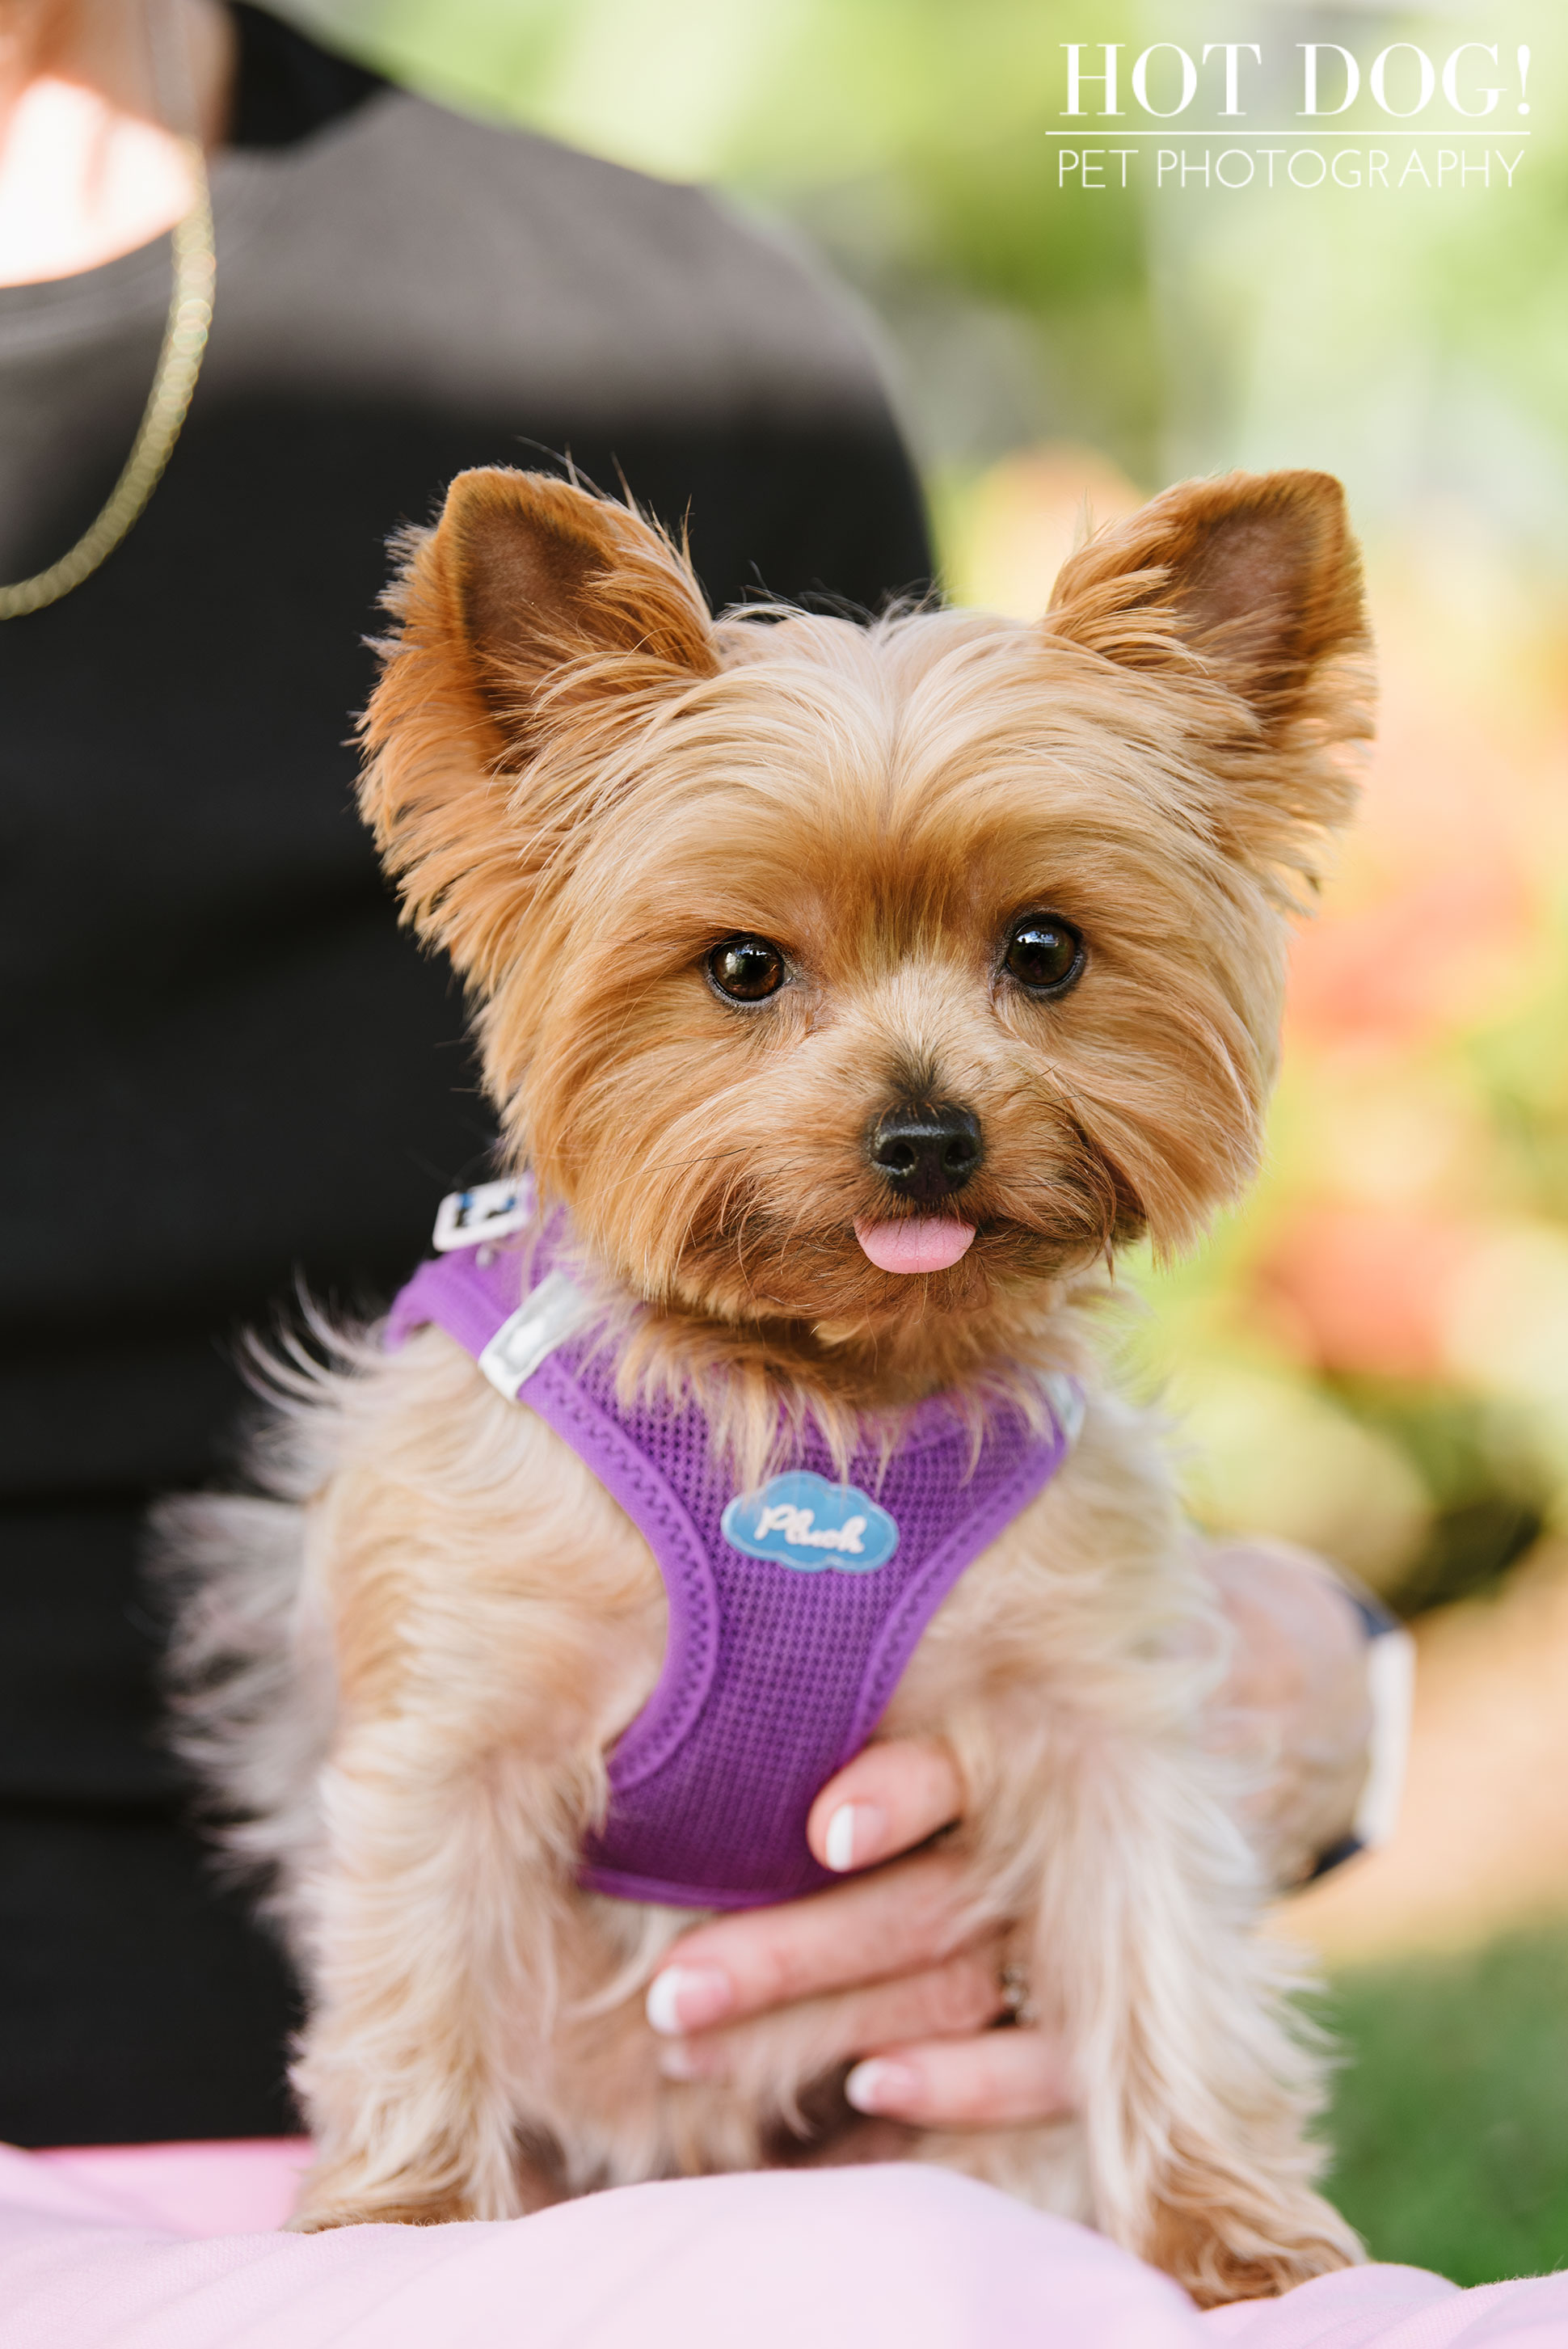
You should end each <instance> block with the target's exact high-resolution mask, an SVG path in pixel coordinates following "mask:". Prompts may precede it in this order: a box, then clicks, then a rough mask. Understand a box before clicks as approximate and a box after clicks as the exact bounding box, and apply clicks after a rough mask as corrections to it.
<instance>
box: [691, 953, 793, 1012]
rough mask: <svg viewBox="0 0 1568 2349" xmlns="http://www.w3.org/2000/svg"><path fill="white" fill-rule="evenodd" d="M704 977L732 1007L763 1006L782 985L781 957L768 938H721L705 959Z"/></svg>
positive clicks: (782, 964) (782, 961) (782, 965)
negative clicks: (743, 1004) (736, 1004)
mask: <svg viewBox="0 0 1568 2349" xmlns="http://www.w3.org/2000/svg"><path fill="white" fill-rule="evenodd" d="M707 975H708V977H709V978H710V979H711V980H712V981H713V984H714V986H715V987H716V988H717V990H718V992H719V994H720V995H727V997H728V998H729V999H730V1001H731V1002H732V1003H762V1002H765V1001H766V999H767V998H768V997H769V996H770V995H777V994H778V992H779V988H781V987H782V986H783V984H784V957H783V956H782V955H781V954H780V953H779V949H778V947H776V946H775V945H774V944H773V942H772V940H771V939H770V938H753V937H741V938H724V939H722V940H721V941H720V943H719V944H718V945H717V946H716V947H715V948H714V950H713V952H712V953H711V954H710V955H709V957H708V958H707Z"/></svg>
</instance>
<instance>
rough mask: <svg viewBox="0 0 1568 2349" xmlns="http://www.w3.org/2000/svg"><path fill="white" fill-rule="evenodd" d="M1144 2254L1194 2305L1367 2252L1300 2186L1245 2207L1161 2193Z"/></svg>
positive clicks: (1273, 2287)
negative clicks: (1168, 2197)
mask: <svg viewBox="0 0 1568 2349" xmlns="http://www.w3.org/2000/svg"><path fill="white" fill-rule="evenodd" d="M1144 2256H1145V2257H1146V2258H1147V2259H1148V2260H1150V2262H1151V2263H1152V2264H1153V2265H1154V2266H1155V2267H1158V2268H1163V2269H1164V2271H1165V2272H1166V2274H1167V2275H1170V2276H1174V2278H1175V2279H1176V2282H1178V2283H1180V2284H1182V2285H1184V2286H1185V2288H1186V2290H1187V2291H1188V2292H1191V2295H1192V2298H1193V2299H1194V2300H1195V2301H1196V2302H1197V2303H1198V2305H1199V2307H1200V2308H1217V2307H1219V2306H1221V2305H1222V2303H1223V2302H1227V2301H1233V2300H1269V2299H1273V2298H1274V2296H1275V2295H1276V2294H1278V2293H1280V2292H1289V2291H1290V2290H1291V2288H1292V2286H1293V2285H1295V2284H1298V2283H1306V2282H1309V2281H1310V2280H1311V2278H1312V2277H1314V2276H1317V2275H1327V2274H1329V2273H1330V2272H1331V2271H1333V2270H1334V2269H1336V2268H1347V2267H1353V2266H1355V2265H1356V2263H1357V2261H1360V2260H1362V2259H1365V2257H1366V2252H1365V2251H1363V2249H1362V2246H1361V2243H1360V2240H1359V2239H1358V2238H1357V2235H1356V2233H1355V2232H1354V2230H1352V2229H1351V2228H1350V2227H1348V2226H1347V2225H1346V2222H1345V2220H1343V2219H1342V2218H1341V2217H1340V2215H1339V2213H1338V2211H1337V2210H1336V2209H1334V2208H1333V2206H1332V2205H1331V2204H1330V2203H1327V2202H1326V2201H1324V2199H1322V2197H1321V2195H1317V2194H1313V2193H1310V2192H1308V2191H1306V2190H1305V2189H1297V2190H1295V2192H1293V2193H1289V2194H1285V2195H1281V2196H1280V2197H1279V2198H1278V2199H1274V2198H1273V2197H1268V2198H1266V2199H1265V2197H1264V2195H1262V2194H1260V2195H1259V2196H1258V2197H1257V2199H1255V2200H1253V2199H1249V2200H1248V2202H1247V2204H1246V2207H1245V2208H1244V2209H1239V2208H1236V2207H1234V2206H1233V2205H1227V2204H1226V2203H1225V2202H1224V2201H1222V2200H1216V2201H1214V2202H1212V2203H1207V2204H1206V2203H1204V2202H1203V2201H1202V2199H1200V2198H1198V2197H1196V2196H1194V2197H1192V2198H1191V2199H1189V2197H1188V2195H1187V2194H1186V2193H1182V2195H1181V2199H1179V2200H1178V2199H1171V2200H1167V2201H1162V2202H1161V2204H1160V2205H1159V2207H1158V2208H1157V2209H1156V2212H1155V2218H1154V2225H1153V2229H1152V2231H1151V2234H1150V2240H1149V2241H1148V2243H1147V2245H1146V2247H1145V2252H1144Z"/></svg>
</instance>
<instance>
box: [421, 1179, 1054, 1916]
mask: <svg viewBox="0 0 1568 2349" xmlns="http://www.w3.org/2000/svg"><path fill="white" fill-rule="evenodd" d="M496 1187H498V1188H499V1186H496ZM469 1196H473V1195H468V1194H459V1195H458V1201H459V1203H460V1202H462V1201H463V1200H465V1199H467V1198H468V1197H469ZM452 1206H453V1202H450V1201H449V1202H448V1205H447V1207H446V1208H445V1209H443V1218H444V1220H445V1223H446V1226H447V1232H446V1237H445V1239H444V1241H443V1238H442V1232H443V1226H442V1225H441V1224H438V1226H437V1237H438V1245H444V1246H445V1247H446V1248H447V1250H448V1253H446V1254H443V1255H441V1256H439V1257H436V1258H434V1259H433V1260H431V1261H429V1262H427V1263H425V1264H422V1265H421V1266H420V1267H419V1269H418V1272H416V1273H415V1275H414V1277H413V1278H412V1280H410V1281H409V1283H408V1285H407V1288H404V1289H403V1290H402V1292H401V1294H400V1295H399V1296H398V1297H397V1299H396V1301H395V1303H394V1305H393V1307H392V1311H391V1315H390V1317H389V1319H388V1321H387V1330H386V1343H387V1345H388V1346H391V1347H396V1346H398V1345H401V1343H402V1342H403V1340H405V1338H407V1335H408V1333H409V1332H410V1331H411V1330H415V1329H418V1327H419V1326H420V1325H421V1324H423V1323H425V1322H431V1321H433V1322H436V1323H438V1324H439V1326H440V1327H441V1328H442V1329H443V1330H446V1331H447V1332H448V1334H449V1336H450V1337H452V1338H455V1339H456V1340H457V1341H458V1343H459V1345H461V1346H464V1347H466V1348H467V1349H468V1350H469V1353H471V1354H472V1355H474V1356H475V1358H476V1359H477V1360H478V1361H479V1363H480V1368H481V1369H482V1370H483V1371H485V1373H486V1375H487V1377H489V1378H490V1380H491V1381H492V1383H494V1384H495V1385H497V1386H498V1387H500V1391H501V1392H502V1393H503V1394H509V1395H510V1396H511V1398H512V1399H514V1400H516V1401H518V1402H524V1403H526V1404H527V1405H528V1408H529V1409H530V1410H531V1411H532V1412H535V1413H538V1415H539V1417H540V1418H541V1419H542V1420H544V1421H545V1422H546V1423H548V1424H549V1425H550V1426H551V1427H552V1428H553V1429H554V1430H555V1432H556V1433H557V1434H558V1435H559V1436H561V1437H562V1439H563V1440H564V1441H565V1442H566V1443H567V1444H570V1445H571V1447H572V1449H573V1451H574V1452H575V1453H576V1454H578V1456H579V1458H580V1459H582V1460H583V1462H584V1463H585V1464H586V1465H587V1466H588V1467H589V1468H590V1469H591V1470H592V1471H593V1475H595V1476H596V1477H597V1478H598V1480H599V1482H600V1483H601V1484H602V1485H603V1486H604V1488H605V1490H606V1491H607V1492H608V1493H610V1494H611V1495H613V1496H614V1499H615V1500H616V1501H618V1502H619V1503H620V1505H621V1506H622V1508H624V1510H625V1512H626V1515H627V1516H629V1517H630V1518H631V1520H632V1522H633V1524H634V1525H635V1526H636V1527H637V1528H638V1530H639V1532H640V1533H641V1534H642V1535H643V1537H644V1538H645V1540H646V1542H647V1544H648V1547H649V1548H650V1549H651V1550H652V1551H653V1554H654V1557H655V1561H656V1563H657V1565H658V1568H659V1572H660V1574H661V1575H662V1576H663V1578H664V1583H665V1591H666V1593H667V1595H668V1600H669V1631H668V1637H667V1640H666V1645H665V1661H664V1668H663V1670H662V1671H661V1673H660V1675H659V1679H658V1682H657V1684H656V1685H655V1689H654V1692H653V1694H652V1696H651V1697H650V1698H649V1700H648V1702H647V1703H646V1705H645V1707H644V1709H643V1711H642V1713H639V1715H638V1716H637V1718H636V1720H635V1721H634V1722H633V1723H632V1724H631V1726H630V1728H628V1729H627V1730H626V1732H625V1733H624V1735H623V1736H622V1737H621V1738H620V1740H619V1741H618V1743H617V1744H616V1745H615V1747H614V1751H613V1753H612V1754H611V1756H610V1809H609V1816H608V1818H607V1819H606V1822H605V1824H604V1826H603V1831H602V1832H601V1833H600V1834H599V1835H597V1836H596V1837H593V1839H592V1840H591V1841H590V1843H589V1845H588V1847H587V1849H586V1852H585V1855H584V1861H583V1869H582V1880H583V1883H584V1884H585V1885H587V1886H589V1887H591V1888H592V1889H593V1890H595V1891H600V1892H608V1893H614V1894H616V1895H619V1896H620V1897H621V1898H623V1899H634V1900H653V1901H665V1902H669V1903H671V1904H673V1905H675V1906H677V1907H680V1908H701V1909H749V1908H758V1907H761V1906H762V1905H764V1904H765V1903H769V1902H772V1901H776V1900H785V1899H793V1898H795V1897H796V1896H797V1895H798V1894H800V1893H803V1892H809V1891H811V1890H812V1889H815V1888H816V1887H817V1886H819V1885H821V1884H826V1883H830V1882H831V1881H832V1878H831V1877H830V1875H829V1873H828V1871H827V1870H826V1869H825V1868H820V1867H819V1865H818V1864H817V1862H816V1860H815V1859H814V1858H813V1857H812V1856H811V1854H810V1849H809V1848H808V1847H807V1843H806V1833H805V1830H806V1818H807V1814H808V1813H809V1811H810V1806H811V1804H812V1801H813V1799H814V1798H815V1796H816V1794H817V1792H818V1790H819V1788H820V1786H821V1785H823V1784H824V1783H825V1782H826V1780H827V1779H829V1778H830V1776H831V1775H832V1774H833V1773H834V1771H835V1770H838V1769H840V1768H841V1766H842V1765H843V1764H844V1763H846V1762H847V1761H849V1760H850V1758H851V1755H853V1754H857V1753H858V1752H859V1751H860V1749H861V1746H862V1745H863V1744H865V1742H866V1740H867V1738H868V1737H869V1736H870V1735H871V1733H872V1730H873V1729H874V1728H875V1727H876V1724H877V1723H878V1721H879V1720H880V1719H881V1717H882V1713H883V1712H884V1711H885V1710H886V1707H887V1704H888V1702H889V1700H890V1698H891V1697H892V1692H893V1690H894V1689H895V1688H896V1686H897V1684H898V1681H899V1676H900V1674H901V1673H902V1672H903V1668H904V1666H905V1664H906V1663H907V1662H908V1661H909V1659H910V1657H911V1655H912V1654H913V1651H914V1648H915V1645H916V1643H917V1641H918V1640H919V1639H920V1635H921V1633H922V1632H923V1630H924V1629H925V1626H926V1624H927V1623H928V1622H929V1621H930V1619H931V1618H932V1616H933V1615H934V1613H935V1611H936V1609H937V1608H938V1607H939V1606H940V1605H941V1603H942V1600H943V1599H944V1597H945V1596H946V1594H947V1592H948V1591H949V1590H950V1589H951V1588H952V1587H953V1585H954V1582H955V1581H956V1580H957V1578H958V1577H959V1576H960V1575H961V1574H962V1573H963V1571H964V1569H965V1567H967V1566H969V1565H971V1564H972V1563H973V1562H974V1560H975V1557H978V1555H979V1553H980V1552H981V1550H983V1549H984V1548H985V1545H986V1544H987V1543H988V1542H989V1541H990V1540H991V1539H992V1538H993V1537H994V1536H995V1534H997V1533H999V1532H1000V1531H1001V1529H1002V1527H1003V1526H1006V1524H1007V1523H1008V1522H1009V1521H1010V1520H1011V1519H1012V1518H1013V1517H1015V1516H1017V1514H1018V1512H1019V1511H1020V1510H1021V1509H1022V1508H1024V1507H1025V1506H1026V1504H1027V1503H1028V1502H1029V1501H1030V1500H1032V1499H1033V1498H1034V1496H1035V1495H1036V1494H1037V1493H1038V1492H1039V1491H1040V1489H1041V1488H1042V1486H1043V1485H1046V1484H1047V1482H1048V1480H1049V1479H1050V1478H1051V1477H1052V1476H1053V1475H1055V1474H1056V1472H1057V1469H1058V1468H1059V1467H1060V1465H1061V1464H1062V1462H1063V1460H1064V1459H1065V1458H1066V1456H1067V1454H1068V1450H1069V1448H1070V1444H1071V1442H1072V1438H1073V1436H1074V1435H1075V1434H1076V1433H1077V1423H1078V1418H1079V1416H1080V1415H1081V1410H1082V1404H1081V1398H1080V1397H1079V1395H1078V1390H1077V1388H1076V1387H1075V1386H1074V1385H1073V1384H1072V1382H1071V1381H1066V1380H1062V1381H1050V1382H1049V1385H1048V1392H1049V1396H1050V1403H1051V1410H1052V1414H1053V1424H1052V1426H1051V1429H1050V1433H1048V1434H1047V1435H1046V1436H1043V1437H1042V1436H1040V1435H1037V1434H1036V1433H1033V1432H1032V1431H1031V1429H1030V1428H1029V1426H1028V1425H1027V1423H1026V1421H1025V1420H1024V1419H1023V1417H1022V1416H1021V1415H1020V1414H1018V1413H997V1414H995V1418H994V1420H993V1422H992V1423H991V1425H990V1427H989V1429H988V1431H987V1433H986V1434H985V1439H984V1441H983V1442H982V1444H981V1447H980V1452H979V1456H978V1458H977V1459H975V1458H974V1453H973V1444H972V1439H971V1437H970V1435H969V1433H968V1432H967V1431H966V1430H965V1428H964V1427H963V1426H962V1425H961V1424H960V1423H959V1420H958V1418H957V1416H956V1414H955V1413H954V1412H953V1411H952V1410H951V1409H950V1408H949V1407H948V1406H947V1405H946V1404H945V1403H944V1402H943V1401H942V1399H941V1398H935V1399H934V1400H933V1401H932V1402H928V1403H926V1404H923V1406H922V1407H921V1409H920V1410H919V1411H918V1412H917V1413H915V1415H914V1418H913V1423H912V1424H911V1425H910V1428H909V1430H908V1432H907V1433H906V1434H905V1435H904V1437H903V1441H902V1442H901V1444H900V1445H899V1448H898V1450H897V1451H896V1452H895V1453H894V1454H892V1458H891V1460H890V1461H889V1462H888V1463H887V1464H886V1465H885V1466H883V1464H882V1460H881V1456H880V1454H879V1453H877V1452H876V1451H875V1450H867V1451H863V1452H860V1453H857V1454H855V1456H854V1458H853V1460H852V1461H851V1464H850V1476H849V1480H848V1482H847V1483H845V1484H841V1483H839V1482H838V1481H837V1480H836V1478H835V1475H834V1470H833V1464H832V1461H831V1458H830V1454H829V1452H828V1449H827V1446H826V1444H824V1443H823V1441H822V1439H821V1437H820V1435H819V1434H818V1433H817V1432H816V1431H815V1429H811V1430H810V1431H808V1432H807V1433H803V1434H802V1435H801V1436H800V1437H799V1440H798V1441H797V1442H796V1444H794V1446H793V1448H792V1454H791V1456H790V1458H789V1461H788V1462H787V1463H786V1464H785V1468H784V1470H783V1472H782V1473H781V1474H779V1475H775V1476H774V1477H772V1478H770V1479H769V1482H768V1484H767V1485H764V1486H763V1487H762V1488H761V1490H760V1491H759V1492H757V1493H751V1494H740V1495H738V1494H737V1493H736V1491H735V1487H734V1483H733V1480H732V1479H731V1478H730V1477H728V1476H727V1475H726V1474H725V1473H724V1471H723V1469H722V1468H721V1467H718V1466H716V1465H715V1463H714V1461H713V1458H712V1456H711V1453H710V1447H709V1443H708V1428H707V1420H706V1419H705V1417H704V1416H703V1413H701V1411H700V1410H699V1409H698V1408H697V1407H696V1405H688V1406H686V1408H685V1409H683V1410H679V1411H676V1410H673V1409H665V1410H655V1409H643V1408H639V1409H635V1410H626V1409H624V1407H623V1406H622V1405H621V1404H620V1403H619V1402H617V1401H616V1400H615V1395H614V1377H615V1361H614V1354H613V1352H612V1351H611V1350H609V1349H608V1348H607V1347H605V1346H603V1345H602V1344H601V1345H598V1346H595V1344H594V1342H593V1332H592V1330H591V1329H590V1328H585V1321H586V1319H587V1317H586V1314H585V1311H584V1302H583V1299H582V1296H581V1293H580V1292H579V1291H577V1290H576V1289H575V1288H573V1286H572V1284H571V1282H570V1280H569V1279H568V1278H566V1276H564V1275H563V1274H562V1273H561V1272H560V1271H559V1270H555V1269H553V1268H552V1255H553V1251H552V1247H551V1245H550V1239H551V1236H550V1234H549V1233H548V1232H545V1233H542V1234H540V1235H538V1236H537V1237H536V1238H535V1240H534V1242H533V1245H532V1246H531V1247H521V1248H520V1247H519V1246H518V1244H517V1243H516V1242H515V1241H510V1242H509V1244H506V1245H501V1246H497V1245H495V1244H494V1243H493V1242H490V1243H489V1244H486V1243H484V1242H481V1243H480V1244H479V1245H477V1246H472V1245H469V1246H465V1245H463V1244H462V1242H461V1237H460V1234H458V1235H454V1233H453V1231H452V1229H451V1216H450V1212H449V1211H450V1210H451V1208H452ZM519 1220H520V1217H519V1216H513V1217H512V1218H511V1219H509V1226H508V1227H509V1229H515V1228H516V1226H517V1223H518V1221H519ZM491 1228H492V1229H494V1228H495V1226H494V1224H493V1223H492V1225H491Z"/></svg>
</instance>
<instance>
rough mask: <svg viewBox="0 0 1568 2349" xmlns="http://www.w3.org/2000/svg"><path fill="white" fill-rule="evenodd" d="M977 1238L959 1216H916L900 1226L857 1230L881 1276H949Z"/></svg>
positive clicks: (860, 1226)
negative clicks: (936, 1273)
mask: <svg viewBox="0 0 1568 2349" xmlns="http://www.w3.org/2000/svg"><path fill="white" fill-rule="evenodd" d="M855 1237H856V1239H858V1240H859V1242H860V1244H861V1247H863V1248H864V1250H865V1252H866V1254H867V1255H868V1256H869V1257H870V1258H871V1260H872V1263H873V1264H874V1265H875V1266H876V1268H877V1269H878V1271H879V1272H945V1271H946V1269H947V1268H948V1266H949V1265H950V1264H956V1263H957V1261H958V1259H959V1257H961V1256H962V1255H963V1253H964V1251H965V1248H966V1247H968V1245H969V1243H970V1241H971V1240H972V1239H973V1238H974V1237H975V1226H974V1225H973V1224H961V1223H960V1222H959V1220H958V1218H957V1216H911V1217H910V1218H909V1220H908V1221H907V1222H900V1223H896V1224H862V1223H857V1224H856V1226H855Z"/></svg>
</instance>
